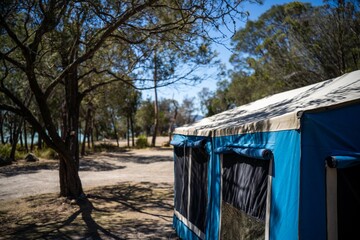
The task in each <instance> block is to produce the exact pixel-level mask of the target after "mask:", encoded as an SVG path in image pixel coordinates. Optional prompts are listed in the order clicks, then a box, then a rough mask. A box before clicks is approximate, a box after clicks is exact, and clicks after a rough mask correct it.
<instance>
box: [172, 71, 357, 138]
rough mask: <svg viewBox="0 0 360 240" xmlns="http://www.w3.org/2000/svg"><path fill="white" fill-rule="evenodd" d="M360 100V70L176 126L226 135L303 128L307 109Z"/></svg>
mask: <svg viewBox="0 0 360 240" xmlns="http://www.w3.org/2000/svg"><path fill="white" fill-rule="evenodd" d="M353 101H360V70H358V71H354V72H351V73H347V74H344V75H342V76H340V77H338V78H334V79H330V80H327V81H324V82H320V83H316V84H313V85H309V86H306V87H302V88H298V89H294V90H290V91H287V92H282V93H278V94H275V95H272V96H269V97H265V98H263V99H260V100H257V101H255V102H252V103H249V104H246V105H243V106H240V107H236V108H234V109H231V110H228V111H225V112H222V113H219V114H217V115H214V116H211V117H208V118H204V119H202V120H200V121H198V122H196V123H193V124H190V125H185V126H182V127H179V128H176V129H175V132H174V133H175V134H182V135H193V136H214V134H215V136H226V135H234V134H241V133H251V132H265V131H279V130H290V129H299V128H300V115H301V113H302V112H304V111H313V110H321V109H323V108H326V109H328V108H331V107H336V106H339V105H342V104H347V103H351V102H353Z"/></svg>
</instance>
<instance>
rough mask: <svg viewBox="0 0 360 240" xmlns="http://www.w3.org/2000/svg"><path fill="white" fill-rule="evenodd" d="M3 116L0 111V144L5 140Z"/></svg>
mask: <svg viewBox="0 0 360 240" xmlns="http://www.w3.org/2000/svg"><path fill="white" fill-rule="evenodd" d="M4 122H5V120H4V115H3V113H2V111H0V138H1V143H2V144H5V138H4Z"/></svg>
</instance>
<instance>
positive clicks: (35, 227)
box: [0, 183, 177, 239]
mask: <svg viewBox="0 0 360 240" xmlns="http://www.w3.org/2000/svg"><path fill="white" fill-rule="evenodd" d="M86 193H87V194H88V198H87V199H86V200H82V201H81V202H78V204H76V203H71V202H69V201H68V200H67V199H65V198H59V197H57V196H56V195H55V194H43V195H37V196H33V197H28V198H23V199H17V200H12V201H2V202H0V233H1V235H0V239H177V238H176V235H175V233H174V231H173V229H172V227H171V223H172V214H173V205H172V203H173V187H172V185H170V184H154V183H139V184H134V183H123V184H121V185H118V186H107V187H98V188H94V189H87V190H86Z"/></svg>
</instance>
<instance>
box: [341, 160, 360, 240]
mask: <svg viewBox="0 0 360 240" xmlns="http://www.w3.org/2000/svg"><path fill="white" fill-rule="evenodd" d="M337 198H338V201H337V203H338V210H337V212H338V239H352V238H353V236H357V235H358V227H359V226H360V218H359V213H360V165H357V166H354V167H350V168H343V169H337Z"/></svg>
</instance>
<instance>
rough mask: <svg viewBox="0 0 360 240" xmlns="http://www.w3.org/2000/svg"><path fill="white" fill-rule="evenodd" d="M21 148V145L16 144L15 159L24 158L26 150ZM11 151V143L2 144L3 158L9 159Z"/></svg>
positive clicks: (0, 151) (0, 150) (0, 149)
mask: <svg viewBox="0 0 360 240" xmlns="http://www.w3.org/2000/svg"><path fill="white" fill-rule="evenodd" d="M19 149H20V145H19V144H18V145H17V146H16V151H15V160H19V159H24V157H25V155H26V152H25V151H22V150H19ZM10 152H11V144H5V145H0V158H1V159H3V160H4V159H8V158H9V156H10Z"/></svg>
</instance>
